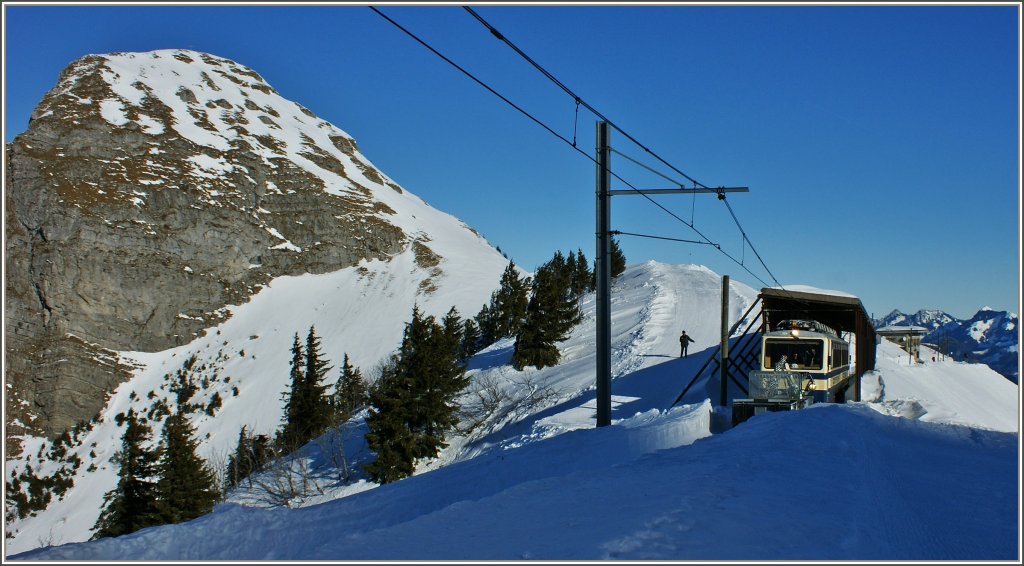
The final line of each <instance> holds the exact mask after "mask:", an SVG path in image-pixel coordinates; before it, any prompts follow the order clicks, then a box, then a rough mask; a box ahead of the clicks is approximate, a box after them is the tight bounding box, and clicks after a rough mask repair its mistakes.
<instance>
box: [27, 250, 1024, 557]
mask: <svg viewBox="0 0 1024 566" xmlns="http://www.w3.org/2000/svg"><path fill="white" fill-rule="evenodd" d="M717 280H718V279H717V275H714V274H713V273H710V272H707V271H706V270H705V269H704V268H701V267H696V266H666V265H662V264H656V263H653V262H652V263H647V264H642V265H638V266H633V267H631V268H630V269H629V270H627V272H626V273H625V274H624V275H623V276H622V277H620V278H619V281H618V282H617V284H616V286H615V289H614V291H613V292H614V297H615V299H614V300H613V313H614V316H613V347H614V355H613V373H614V375H615V379H614V381H613V387H612V394H613V396H614V399H615V401H616V404H615V407H614V409H613V425H612V426H610V427H605V428H601V429H595V428H593V424H594V410H593V390H592V388H591V387H590V386H589V385H588V380H589V382H592V381H593V376H592V373H591V372H592V367H593V366H592V363H589V364H588V363H587V362H586V360H588V359H589V358H591V357H592V356H593V352H592V351H589V350H588V349H587V346H586V341H587V336H588V335H589V334H588V332H591V333H592V331H593V326H592V325H593V305H592V304H591V303H588V304H587V305H586V306H587V310H586V311H585V312H586V318H585V320H584V322H583V323H582V324H581V326H580V327H579V328H578V329H577V331H576V332H574V333H573V335H572V337H570V339H569V340H568V341H567V342H566V343H565V344H564V345H565V348H564V355H565V362H564V363H563V364H561V365H559V366H556V367H554V368H545V369H544V370H541V371H539V372H536V375H535V376H534V378H535V379H534V380H533V382H532V383H533V384H534V385H537V384H547V385H550V386H556V385H559V386H560V389H559V390H560V391H561V394H560V395H558V396H556V397H553V398H549V399H546V400H545V401H544V402H543V403H542V404H541V405H540V406H538V407H537V410H536V412H534V413H533V414H530V415H515V414H512V413H509V414H506V415H505V418H506V421H503V422H494V423H492V425H493V426H491V427H490V428H486V427H485V429H484V430H482V431H479V432H475V433H473V434H470V435H467V436H466V437H459V438H455V439H453V441H452V446H450V447H449V448H448V449H447V450H446V451H445V453H444V454H443V455H442V458H441V460H444V462H443V463H444V464H445V465H443V466H442V465H440V463H435V464H434V465H432V466H426V467H424V469H422V470H421V471H420V472H419V473H417V475H415V476H413V477H411V478H407V479H405V480H401V481H399V482H396V483H394V484H389V485H385V486H380V487H373V486H372V485H365V482H363V483H364V485H361V486H360V487H358V488H356V489H352V490H351V491H349V492H347V496H346V497H341V498H338V499H334V500H324V501H323V502H321V503H319V504H309V502H307V505H306V506H305V507H302V508H297V509H287V508H282V507H277V508H269V509H268V508H262V507H257V506H250V505H241V504H238V503H226V504H221V505H219V506H218V507H217V508H216V509H215V511H214V512H213V513H212V514H210V515H207V516H205V517H201V518H199V519H197V520H195V521H192V522H189V523H184V524H179V525H169V526H161V527H154V528H151V529H145V530H143V531H140V532H138V533H133V534H131V535H127V536H124V537H119V538H115V539H105V540H100V541H95V542H89V543H82V544H69V545H64V546H59V547H53V548H46V549H39V550H36V551H32V552H29V553H26V554H21V555H18V556H10V554H13V553H12V552H11V548H10V546H9V547H8V553H9V554H8V555H9V557H10V558H14V559H31V560H50V559H73V560H176V559H180V560H199V559H202V560H217V559H221V560H257V559H259V560H271V559H277V560H302V559H309V560H374V559H381V560H384V559H393V560H414V559H435V560H458V559H463V560H484V559H492V560H520V559H568V560H586V559H619V560H716V559H728V560H1014V559H1019V544H1018V543H1019V533H1018V531H1019V507H1018V500H1019V467H1018V458H1017V456H1018V446H1019V414H1020V413H1019V391H1018V390H1017V388H1016V386H1014V385H1013V384H1010V383H1008V382H1007V381H1006V380H1005V379H1003V378H1002V377H1001V376H999V375H998V374H996V373H995V372H993V371H991V370H989V369H988V368H987V367H986V366H983V365H971V364H964V363H956V362H947V363H934V364H932V363H927V364H924V365H921V366H915V367H906V366H905V365H901V360H900V350H899V349H898V348H896V347H895V346H892V347H890V345H888V344H887V343H885V342H884V341H883V343H882V344H881V345H880V347H879V354H878V362H877V368H876V371H875V372H873V373H871V374H868V375H867V376H865V380H864V382H863V384H864V398H865V401H864V402H861V403H848V404H846V405H816V406H812V407H811V408H809V409H807V410H803V411H796V412H792V413H772V414H766V415H761V416H758V417H754V418H752V419H751V420H749V421H747V422H746V423H744V424H743V425H740V426H738V427H736V428H735V429H732V430H729V431H726V432H724V433H721V434H716V435H713V436H712V435H710V434H709V432H708V431H709V427H710V412H711V405H710V402H709V401H708V400H706V399H705V400H702V401H701V400H695V401H694V402H690V403H689V404H686V405H681V406H677V407H674V408H668V407H667V406H666V405H667V404H668V403H670V402H671V399H673V398H674V397H675V395H676V394H677V393H678V391H679V389H681V387H682V386H683V385H684V384H685V380H687V379H688V378H689V377H691V376H692V375H693V372H694V371H695V370H696V369H697V366H695V365H694V364H700V363H703V361H704V359H705V358H706V355H707V351H708V350H709V349H710V348H711V347H712V345H713V343H714V336H715V334H716V332H717V328H718V321H717V320H712V319H717V315H716V314H712V313H716V312H717V309H718V304H719V303H718V301H719V299H720V297H719V296H718V295H719V294H720V288H717V287H715V282H716V281H717ZM735 285H736V284H735V283H734V288H733V291H734V292H737V293H738V294H739V295H740V296H742V297H746V298H747V299H751V298H752V295H751V294H749V293H750V290H749V288H744V287H740V288H737V287H736V286H735ZM734 302H736V303H741V302H742V301H734ZM737 308H739V305H737ZM740 312H742V311H740ZM738 314H739V313H736V316H738ZM234 319H235V317H233V319H232V320H234ZM684 325H685V328H686V329H687V330H688V331H689V332H690V333H691V334H692V335H694V336H695V338H696V339H697V340H698V343H697V344H694V345H693V349H692V350H691V356H690V357H689V358H686V359H679V358H676V357H675V356H676V355H677V354H678V351H677V348H678V342H677V341H676V337H677V336H678V331H679V329H680V328H681V327H682V326H684ZM510 347H511V346H510V344H508V343H507V342H506V343H501V342H499V343H498V344H496V345H495V346H494V347H493V348H491V349H490V350H488V351H485V352H482V353H481V354H480V355H479V356H477V358H476V359H475V360H474V362H473V366H474V368H473V370H472V371H471V373H472V375H473V377H474V380H476V381H479V380H481V379H485V378H486V377H487V376H492V377H514V375H513V372H512V370H510V369H509V368H508V367H507V366H505V365H503V361H505V360H506V359H507V356H508V355H509V354H510V351H509V348H510ZM902 363H903V364H906V360H905V355H904V359H903V360H902ZM587 366H589V368H587ZM520 378H522V376H520ZM505 383H509V381H508V380H506V381H505ZM563 383H564V385H561V384H563ZM1008 386H1009V387H1010V388H1009V389H1007V387H1008ZM700 394H701V395H702V394H703V392H700ZM698 396H700V395H698ZM686 401H691V400H690V399H689V396H688V398H687V399H686ZM357 491H358V493H357ZM952 518H955V520H951V519H952Z"/></svg>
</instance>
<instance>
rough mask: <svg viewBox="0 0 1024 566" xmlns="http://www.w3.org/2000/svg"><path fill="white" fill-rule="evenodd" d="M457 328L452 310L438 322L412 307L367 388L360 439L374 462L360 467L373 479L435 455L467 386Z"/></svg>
mask: <svg viewBox="0 0 1024 566" xmlns="http://www.w3.org/2000/svg"><path fill="white" fill-rule="evenodd" d="M461 326H462V323H461V321H460V320H459V317H458V312H457V311H456V310H455V309H452V310H451V311H449V312H448V315H447V316H446V317H445V322H444V324H443V325H442V324H438V323H437V322H435V320H434V317H432V316H429V317H424V316H423V315H422V314H421V313H420V311H419V308H418V307H416V308H414V309H413V317H412V320H411V321H410V322H409V323H408V324H407V325H406V327H405V333H404V335H403V337H402V345H401V347H400V348H399V351H398V353H397V354H396V355H395V356H394V357H393V358H392V360H391V363H390V364H389V365H388V367H386V368H385V370H384V371H382V374H381V378H380V379H379V380H378V382H377V383H376V384H375V385H374V387H372V388H371V392H370V404H371V410H370V414H369V416H368V417H367V420H366V422H367V426H368V428H369V432H368V433H367V435H366V441H367V444H368V445H369V447H370V448H371V449H372V450H374V451H375V452H376V453H377V460H376V461H374V462H373V463H371V464H369V465H368V466H366V468H365V469H366V471H367V473H368V474H369V475H370V477H371V479H373V481H377V482H379V483H386V482H390V481H395V480H397V479H400V478H402V477H405V476H407V475H410V474H411V473H412V472H413V470H414V469H415V461H416V460H417V459H419V458H431V457H435V456H437V454H438V452H439V450H440V449H441V448H443V447H445V446H447V444H446V443H445V435H446V433H447V432H448V430H450V429H451V427H453V426H454V425H455V424H456V423H457V422H458V419H457V416H456V411H457V410H458V405H457V404H456V403H455V399H456V398H457V396H458V394H459V393H460V392H461V391H462V390H463V389H465V387H466V386H467V385H468V384H469V379H468V378H467V377H466V375H465V366H464V365H463V364H462V362H461V360H460V359H459V349H460V344H461V338H462V336H461V334H462V333H461Z"/></svg>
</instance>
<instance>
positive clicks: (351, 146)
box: [4, 50, 429, 448]
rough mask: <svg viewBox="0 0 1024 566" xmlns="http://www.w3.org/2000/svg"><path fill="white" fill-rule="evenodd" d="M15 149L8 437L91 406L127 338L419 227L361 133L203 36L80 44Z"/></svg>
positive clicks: (160, 339)
mask: <svg viewBox="0 0 1024 566" xmlns="http://www.w3.org/2000/svg"><path fill="white" fill-rule="evenodd" d="M5 167H6V185H5V187H4V191H5V194H4V199H5V205H6V217H5V219H4V220H5V231H6V237H7V247H6V249H5V262H6V266H5V267H6V279H5V285H6V292H7V304H6V312H5V315H6V325H5V336H6V352H5V354H6V355H5V364H6V368H5V369H6V384H5V386H6V393H7V396H6V399H7V406H6V409H7V419H8V421H7V426H8V439H10V438H11V437H12V435H14V436H16V435H18V434H21V433H25V432H31V433H34V434H43V435H46V436H49V437H53V436H54V435H56V434H59V433H60V432H62V431H64V430H65V429H67V428H68V427H70V426H72V425H74V424H75V423H76V422H78V421H81V420H88V419H90V417H92V416H93V415H94V414H96V413H97V411H99V410H100V408H101V407H102V406H103V404H104V401H105V395H106V393H108V392H109V391H111V390H112V388H113V387H115V386H116V385H117V384H118V383H120V382H121V381H123V380H124V379H126V378H127V377H128V375H129V370H130V369H131V368H129V367H127V366H125V365H124V364H123V363H122V362H121V360H120V358H119V357H118V355H117V354H116V351H125V350H132V351H157V350H162V349H166V348H169V347H172V346H175V345H179V344H183V343H187V342H189V341H191V340H192V339H194V338H195V337H197V336H199V335H200V334H201V333H202V332H203V331H204V329H205V328H208V327H210V326H212V325H214V324H216V323H218V322H220V321H222V319H223V318H224V317H225V316H227V314H225V313H226V309H224V307H225V305H228V304H239V303H243V302H245V301H246V300H247V299H248V297H250V296H251V295H252V294H253V293H254V292H255V291H256V290H258V289H259V288H260V286H261V285H263V284H266V283H267V282H268V281H269V280H270V279H271V278H273V277H276V276H280V275H289V274H299V273H324V272H328V271H332V270H337V269H340V268H342V267H346V266H351V265H355V264H356V263H357V262H358V261H359V260H360V259H363V258H387V257H389V256H390V255H392V254H394V253H397V252H398V251H399V250H401V249H403V247H404V246H406V245H408V243H409V241H410V239H416V238H417V236H415V235H412V234H409V233H407V232H406V231H404V230H403V229H402V228H401V227H400V224H401V221H400V220H396V219H395V214H394V210H393V209H392V208H391V207H390V206H389V205H388V204H387V203H386V201H388V200H389V199H392V201H393V199H395V198H405V194H404V193H403V191H402V189H401V188H400V187H399V186H398V185H396V184H395V183H393V182H392V181H391V180H390V179H388V178H387V177H386V176H384V175H383V174H382V173H380V172H379V171H377V170H376V169H375V168H374V167H373V166H372V165H371V164H370V163H369V162H368V161H367V160H366V158H365V157H363V156H362V154H361V153H360V152H359V149H358V147H357V146H356V143H355V141H354V140H353V139H352V138H351V137H349V136H348V135H347V134H345V133H344V132H342V131H341V130H339V129H337V128H336V127H334V126H333V125H331V124H329V123H327V122H325V121H323V120H321V119H319V118H317V117H316V116H315V115H314V114H313V113H312V112H310V111H309V110H307V109H306V108H303V107H302V106H301V105H298V104H296V103H294V102H290V101H287V100H285V99H283V98H282V97H280V96H279V95H278V94H277V93H276V92H275V91H274V89H273V88H271V87H270V86H269V85H268V84H267V83H266V82H264V80H263V79H262V78H261V77H260V76H259V75H258V74H257V73H255V72H254V71H252V70H251V69H249V68H247V67H244V66H242V65H239V64H237V63H234V62H232V61H228V60H225V59H221V58H217V57H214V56H211V55H207V54H201V53H196V52H192V51H183V50H168V51H155V52H150V53H121V54H110V55H103V56H97V55H90V56H87V57H83V58H81V59H79V60H77V61H75V62H73V63H72V64H71V65H70V66H69V67H68V68H67V69H65V70H64V71H63V72H62V73H61V75H60V79H59V82H58V84H57V86H56V87H54V88H53V89H52V90H51V91H50V92H49V93H47V95H46V96H45V97H44V99H43V100H42V102H41V103H40V104H39V106H38V107H37V108H36V110H35V111H34V112H33V115H32V119H31V122H30V124H29V128H28V130H27V131H26V132H24V133H22V134H21V135H19V136H18V137H16V138H15V140H14V141H13V142H12V143H11V144H8V147H7V159H6V162H5ZM388 193H390V194H388ZM385 197H386V198H385ZM421 245H424V246H425V245H426V244H421ZM428 249H429V248H428ZM9 448H16V447H13V446H10V444H9Z"/></svg>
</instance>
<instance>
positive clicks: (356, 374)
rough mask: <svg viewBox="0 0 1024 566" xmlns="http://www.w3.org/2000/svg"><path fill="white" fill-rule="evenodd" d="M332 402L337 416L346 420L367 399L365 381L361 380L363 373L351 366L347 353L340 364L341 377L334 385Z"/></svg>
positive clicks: (364, 403)
mask: <svg viewBox="0 0 1024 566" xmlns="http://www.w3.org/2000/svg"><path fill="white" fill-rule="evenodd" d="M334 390H335V393H334V399H335V401H334V404H335V408H336V409H337V413H338V415H339V417H340V418H341V419H343V420H347V419H348V418H349V417H350V416H351V415H352V414H353V413H355V412H356V411H358V410H359V409H360V408H362V407H363V406H364V405H366V401H367V394H368V393H367V388H366V383H365V382H364V381H363V374H362V372H360V371H359V368H354V367H352V364H350V363H349V362H348V354H347V353H346V354H345V358H344V361H343V362H342V364H341V377H339V378H338V382H337V384H335V386H334Z"/></svg>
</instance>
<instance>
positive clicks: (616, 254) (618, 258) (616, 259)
mask: <svg viewBox="0 0 1024 566" xmlns="http://www.w3.org/2000/svg"><path fill="white" fill-rule="evenodd" d="M611 241H612V243H611V250H609V251H610V252H611V262H612V264H611V275H612V278H615V277H618V276H619V275H622V273H623V272H625V271H626V254H624V253H622V248H620V247H619V242H618V241H617V240H616V239H615V238H611Z"/></svg>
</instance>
